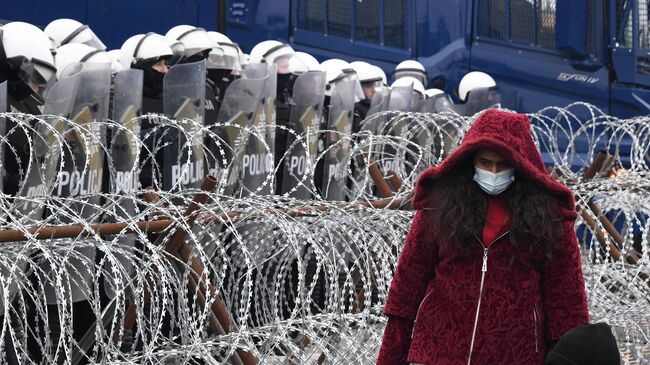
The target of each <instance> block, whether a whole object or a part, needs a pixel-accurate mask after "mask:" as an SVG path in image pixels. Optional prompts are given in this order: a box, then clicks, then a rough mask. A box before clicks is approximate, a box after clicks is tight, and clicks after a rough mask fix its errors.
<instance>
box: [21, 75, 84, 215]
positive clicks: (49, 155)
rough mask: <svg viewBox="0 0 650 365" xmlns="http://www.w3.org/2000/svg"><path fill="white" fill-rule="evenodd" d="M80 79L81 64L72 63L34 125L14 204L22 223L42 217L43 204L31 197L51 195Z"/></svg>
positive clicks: (54, 86)
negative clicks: (31, 144)
mask: <svg viewBox="0 0 650 365" xmlns="http://www.w3.org/2000/svg"><path fill="white" fill-rule="evenodd" d="M81 78H82V66H81V64H78V63H77V64H73V65H71V66H70V67H68V68H67V69H66V70H65V71H64V75H63V76H62V77H61V78H59V80H58V81H56V82H55V83H54V84H53V85H52V87H51V88H50V90H49V92H48V94H47V96H46V98H45V104H44V106H43V113H44V115H43V116H41V117H40V118H39V119H40V120H41V121H39V123H38V125H36V126H35V129H36V133H34V135H33V146H34V148H33V149H32V150H31V151H30V159H29V164H28V166H27V168H26V170H27V171H26V174H25V178H24V180H23V182H22V184H21V186H20V188H19V190H18V193H17V195H18V196H20V197H21V199H19V200H16V205H15V207H14V209H15V210H16V211H17V212H18V213H19V214H20V216H21V217H22V218H21V219H22V220H23V223H25V224H29V223H33V222H34V221H40V220H41V219H42V218H43V213H44V210H45V205H44V204H43V203H42V202H39V201H37V200H33V199H34V198H37V197H40V198H41V199H43V198H44V197H46V196H48V195H49V194H51V191H52V188H53V186H54V183H55V181H56V178H57V172H58V169H59V166H61V163H62V159H61V158H62V152H63V150H64V149H65V143H64V140H63V134H64V132H65V129H66V128H67V123H66V118H69V117H70V114H71V113H72V109H73V107H74V102H75V98H76V95H77V90H78V88H79V84H80V82H81ZM58 117H61V118H58Z"/></svg>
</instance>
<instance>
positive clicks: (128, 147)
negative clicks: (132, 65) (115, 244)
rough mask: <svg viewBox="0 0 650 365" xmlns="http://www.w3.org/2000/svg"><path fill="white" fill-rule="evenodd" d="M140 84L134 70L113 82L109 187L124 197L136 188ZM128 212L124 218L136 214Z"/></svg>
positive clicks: (131, 211)
mask: <svg viewBox="0 0 650 365" xmlns="http://www.w3.org/2000/svg"><path fill="white" fill-rule="evenodd" d="M142 81H143V74H142V71H141V70H136V69H128V70H123V71H120V72H118V73H117V74H116V75H115V78H114V79H113V110H112V112H113V115H112V120H113V121H115V122H117V125H116V128H115V130H114V131H113V133H112V140H111V147H110V156H111V159H110V161H111V164H112V166H111V185H112V186H113V189H112V190H113V192H115V193H124V194H125V195H128V194H131V193H134V192H135V191H136V190H137V189H138V184H139V182H138V171H137V168H138V153H139V151H140V146H139V144H140V143H139V141H138V137H139V136H140V121H139V120H138V119H137V117H138V116H139V115H140V112H141V110H142ZM122 208H127V207H124V206H122ZM133 208H134V207H133ZM127 210H128V212H127V211H125V212H124V214H125V216H126V217H129V216H131V214H133V213H135V210H133V209H131V207H129V208H128V209H127Z"/></svg>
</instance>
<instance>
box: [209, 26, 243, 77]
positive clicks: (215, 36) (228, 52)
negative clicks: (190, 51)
mask: <svg viewBox="0 0 650 365" xmlns="http://www.w3.org/2000/svg"><path fill="white" fill-rule="evenodd" d="M208 36H209V37H210V39H212V41H213V42H216V43H217V44H218V45H219V47H220V48H217V49H214V48H213V49H212V50H211V51H210V54H209V55H208V60H207V67H208V70H210V69H225V70H233V71H235V72H236V73H238V72H239V71H241V69H242V65H241V59H240V55H241V50H240V49H239V46H237V45H236V44H235V43H233V42H232V41H231V40H230V38H228V37H226V36H225V35H223V34H221V33H219V32H208Z"/></svg>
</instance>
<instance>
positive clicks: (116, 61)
mask: <svg viewBox="0 0 650 365" xmlns="http://www.w3.org/2000/svg"><path fill="white" fill-rule="evenodd" d="M121 52H122V51H121V50H120V49H112V50H110V51H108V52H106V54H107V55H108V58H110V59H111V72H113V74H115V73H118V72H120V71H122V70H124V69H125V68H124V66H122V64H121V63H120V53H121Z"/></svg>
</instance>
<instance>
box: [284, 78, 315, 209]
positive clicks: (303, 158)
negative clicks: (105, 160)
mask: <svg viewBox="0 0 650 365" xmlns="http://www.w3.org/2000/svg"><path fill="white" fill-rule="evenodd" d="M324 98H325V74H324V73H323V72H320V71H310V72H306V73H303V74H301V75H300V76H298V78H297V79H296V82H295V84H294V87H293V105H291V112H290V116H289V119H290V120H289V127H290V128H291V129H292V130H293V132H294V133H296V135H298V136H302V139H298V140H297V139H296V136H295V135H293V134H289V135H288V136H287V150H286V152H285V154H284V158H285V161H284V171H283V177H282V187H281V193H282V194H285V193H288V194H289V196H291V197H294V198H298V199H309V198H310V197H311V193H312V191H314V187H313V186H312V184H313V181H312V179H311V176H310V175H311V174H310V171H311V170H312V166H314V164H315V163H316V157H317V154H318V146H317V144H318V129H319V127H320V118H321V114H322V110H323V101H324ZM305 147H306V148H305Z"/></svg>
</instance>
